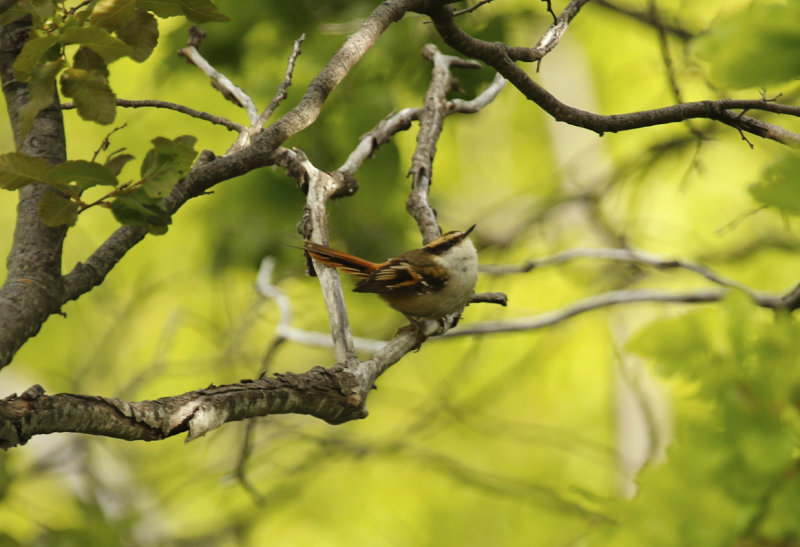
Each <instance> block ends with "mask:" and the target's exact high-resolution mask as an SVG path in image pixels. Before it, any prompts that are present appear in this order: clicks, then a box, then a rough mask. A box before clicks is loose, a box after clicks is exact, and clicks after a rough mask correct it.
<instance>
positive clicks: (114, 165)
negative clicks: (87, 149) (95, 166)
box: [105, 154, 134, 177]
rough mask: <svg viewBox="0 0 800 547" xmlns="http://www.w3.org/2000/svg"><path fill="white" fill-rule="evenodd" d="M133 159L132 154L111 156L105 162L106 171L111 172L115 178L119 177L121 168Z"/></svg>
mask: <svg viewBox="0 0 800 547" xmlns="http://www.w3.org/2000/svg"><path fill="white" fill-rule="evenodd" d="M133 158H134V156H133V154H117V155H116V156H112V157H110V158H108V159H107V160H106V163H105V166H106V169H108V170H109V171H111V172H112V173H113V174H114V176H115V177H116V176H119V174H120V172H122V168H123V167H125V164H126V163H128V162H129V161H131V160H132V159H133Z"/></svg>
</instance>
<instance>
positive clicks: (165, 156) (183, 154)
mask: <svg viewBox="0 0 800 547" xmlns="http://www.w3.org/2000/svg"><path fill="white" fill-rule="evenodd" d="M151 142H152V143H153V148H151V149H150V151H148V152H147V155H146V156H145V158H144V160H143V161H142V168H141V171H140V172H141V177H142V179H144V183H143V184H142V189H143V190H144V191H145V192H146V193H147V195H148V196H150V197H153V198H163V197H165V196H166V195H167V194H169V192H170V191H171V190H172V188H173V187H174V186H175V184H176V183H177V182H178V181H179V180H180V179H181V178H182V177H183V176H184V175H185V174H186V173H187V172H188V171H189V169H190V168H191V167H192V162H193V161H194V158H195V157H196V156H197V151H196V150H195V149H194V144H195V143H196V142H197V139H196V138H195V137H192V136H189V135H183V136H180V137H177V138H176V139H174V140H169V139H166V138H164V137H156V138H155V139H153V140H152V141H151Z"/></svg>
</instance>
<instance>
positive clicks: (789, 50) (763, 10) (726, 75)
mask: <svg viewBox="0 0 800 547" xmlns="http://www.w3.org/2000/svg"><path fill="white" fill-rule="evenodd" d="M798 21H800V2H789V3H786V4H784V5H782V4H778V3H767V2H753V3H751V4H748V5H747V6H746V7H745V8H744V9H742V10H741V11H739V12H738V13H736V14H734V15H732V16H730V17H728V18H727V19H724V20H722V21H719V22H717V23H715V24H714V26H713V28H712V30H711V31H710V32H709V33H707V34H705V35H703V36H701V37H699V38H698V39H697V40H696V41H695V43H694V46H695V52H696V53H697V55H698V56H700V57H702V58H705V59H707V60H708V61H709V62H710V63H711V77H712V79H713V80H715V81H716V82H719V83H721V84H723V85H728V86H731V87H734V88H744V87H764V86H766V85H769V84H777V83H782V82H786V81H789V80H791V79H794V78H797V77H800V25H798V24H797V23H798Z"/></svg>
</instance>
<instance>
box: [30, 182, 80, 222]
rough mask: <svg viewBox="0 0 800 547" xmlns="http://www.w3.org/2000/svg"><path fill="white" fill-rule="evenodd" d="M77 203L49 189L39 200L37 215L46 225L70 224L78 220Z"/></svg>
mask: <svg viewBox="0 0 800 547" xmlns="http://www.w3.org/2000/svg"><path fill="white" fill-rule="evenodd" d="M78 210H79V207H78V204H77V203H75V202H74V201H71V200H70V199H69V198H67V197H65V196H64V195H62V194H60V193H59V192H54V191H53V190H50V191H48V192H46V193H45V194H44V195H43V196H42V199H41V200H39V216H40V217H42V222H44V223H45V224H47V225H48V226H63V225H64V224H66V225H67V226H72V225H73V224H75V221H76V220H78Z"/></svg>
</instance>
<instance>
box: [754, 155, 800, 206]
mask: <svg viewBox="0 0 800 547" xmlns="http://www.w3.org/2000/svg"><path fill="white" fill-rule="evenodd" d="M762 179H763V180H762V181H761V182H758V183H756V184H753V185H752V186H750V189H749V190H750V194H751V195H752V196H753V197H754V198H755V199H756V201H758V202H760V203H762V204H764V205H767V206H769V207H776V208H778V209H780V210H782V211H786V212H787V213H791V214H795V215H797V214H800V155H798V154H794V153H791V152H790V153H786V154H785V155H784V156H783V157H782V158H780V159H778V160H777V161H776V162H774V163H773V164H772V165H770V166H769V167H767V168H766V169H765V170H764V173H763V174H762Z"/></svg>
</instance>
